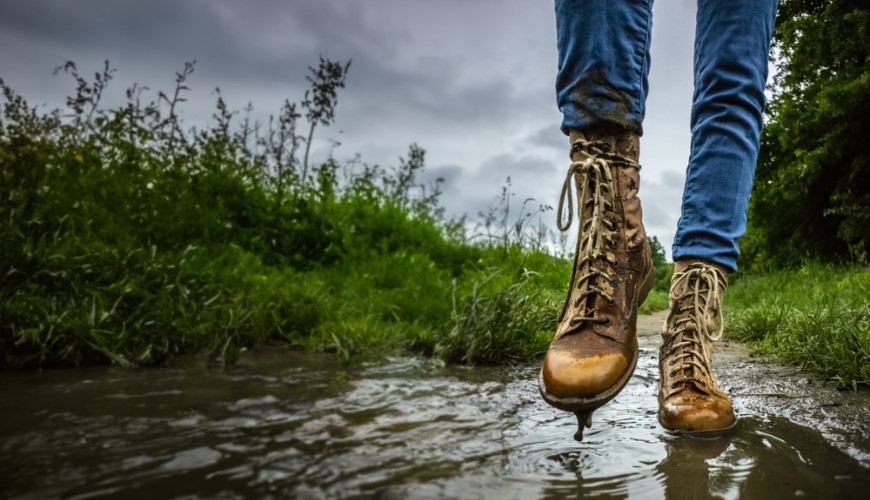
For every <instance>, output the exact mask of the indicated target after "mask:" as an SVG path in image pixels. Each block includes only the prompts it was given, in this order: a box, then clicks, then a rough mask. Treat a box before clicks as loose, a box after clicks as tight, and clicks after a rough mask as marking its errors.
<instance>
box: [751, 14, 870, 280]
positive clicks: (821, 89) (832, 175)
mask: <svg viewBox="0 0 870 500" xmlns="http://www.w3.org/2000/svg"><path fill="white" fill-rule="evenodd" d="M773 46H774V51H773V58H774V61H775V62H776V68H777V74H776V77H775V79H774V83H773V85H772V89H771V90H772V92H773V98H772V100H771V102H770V103H769V105H768V108H767V119H768V122H767V124H766V126H765V129H764V132H763V134H762V139H761V154H760V157H759V162H758V170H757V173H756V182H755V188H754V190H753V194H752V200H751V202H750V210H749V230H748V232H747V236H746V238H745V239H744V245H743V247H744V251H745V260H746V262H744V263H745V264H750V265H753V266H757V267H763V268H773V267H784V266H791V265H796V264H799V263H800V262H801V261H805V260H823V261H834V262H844V261H853V262H861V263H864V262H867V259H868V253H870V231H868V227H870V142H868V132H867V131H868V130H870V11H868V10H867V9H866V7H862V6H860V4H859V3H857V2H844V1H837V0H783V1H782V2H780V7H779V13H778V19H777V28H776V33H775V35H774V41H773Z"/></svg>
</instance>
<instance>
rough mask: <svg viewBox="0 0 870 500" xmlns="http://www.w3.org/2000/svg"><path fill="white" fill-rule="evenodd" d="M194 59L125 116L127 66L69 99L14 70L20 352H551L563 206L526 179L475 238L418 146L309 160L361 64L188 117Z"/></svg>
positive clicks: (504, 356)
mask: <svg viewBox="0 0 870 500" xmlns="http://www.w3.org/2000/svg"><path fill="white" fill-rule="evenodd" d="M192 69H193V68H192V66H191V65H188V66H186V67H185V69H184V70H183V71H182V72H180V73H179V74H178V75H177V81H176V89H175V90H174V91H173V92H167V93H158V94H157V95H156V97H155V99H154V100H153V101H149V100H148V98H147V96H146V95H145V94H144V93H143V92H142V90H141V89H139V88H136V87H134V88H132V89H128V91H127V93H126V95H127V102H126V104H124V105H122V106H120V107H117V108H114V109H104V108H103V107H101V99H102V97H103V94H104V92H105V91H106V88H107V85H108V83H109V81H110V80H111V78H112V71H111V69H110V68H109V67H108V65H107V66H106V68H105V70H104V71H103V72H102V73H100V74H98V75H97V77H96V79H95V80H93V81H88V80H85V79H84V78H83V77H81V76H80V75H79V73H78V71H77V69H76V68H75V66H74V65H71V64H68V65H66V66H65V67H64V68H63V71H65V72H66V73H69V74H70V75H71V76H72V77H73V78H74V80H75V82H76V89H77V91H76V94H75V95H74V96H71V97H70V98H68V100H67V102H68V108H67V109H65V110H63V111H53V112H42V111H40V110H39V109H38V108H36V107H33V106H30V105H29V104H28V103H27V102H26V101H25V100H24V99H23V98H22V97H21V96H19V95H18V94H17V93H16V92H15V91H14V90H13V89H11V88H9V87H8V86H6V85H3V84H2V82H0V88H2V91H3V98H4V101H5V102H4V105H3V106H4V107H3V115H2V120H0V173H2V179H0V232H2V233H0V234H2V254H0V272H2V276H3V277H2V282H0V367H21V366H52V365H71V364H72V365H79V364H92V363H115V364H119V365H153V364H160V363H164V362H166V361H167V360H169V359H171V358H173V357H177V356H190V355H196V356H205V357H207V358H208V359H210V360H212V361H214V362H217V363H225V362H232V361H233V360H235V359H237V358H238V356H239V355H240V354H241V353H242V352H244V350H245V349H247V348H249V347H252V346H256V345H262V344H265V343H275V342H278V343H283V344H286V345H292V346H299V347H302V348H308V349H319V350H327V351H333V352H336V353H337V354H338V355H340V356H342V357H344V358H347V359H354V360H361V359H369V358H380V357H383V356H387V355H390V354H408V353H411V354H420V355H424V356H435V357H438V358H440V359H442V360H444V361H446V362H461V363H505V362H512V361H522V360H529V359H532V358H534V357H535V356H536V355H539V354H541V353H543V352H544V350H545V349H546V347H547V344H548V343H549V340H550V338H551V336H552V332H553V331H554V329H555V326H556V319H557V315H558V312H559V310H560V307H561V304H562V301H563V300H564V288H565V286H566V281H567V280H568V277H569V276H570V262H569V261H567V260H565V259H562V258H556V257H553V256H551V255H550V254H548V253H547V251H546V248H547V247H546V245H545V243H546V242H547V241H548V239H547V238H549V237H551V235H549V234H548V233H547V231H546V230H545V228H544V226H543V225H541V224H540V223H539V217H541V216H548V217H552V216H553V214H552V212H547V210H546V209H541V210H538V211H535V210H528V209H527V208H528V207H527V206H523V207H522V208H521V209H520V210H517V209H518V207H515V206H513V207H512V206H510V203H511V193H510V192H509V188H505V189H504V190H503V191H502V196H501V197H500V198H494V204H493V208H492V210H491V211H490V212H489V213H487V214H484V215H483V216H482V217H481V220H480V221H479V223H478V224H477V225H476V227H477V230H476V231H473V232H471V233H469V231H468V227H470V226H473V225H474V224H471V223H470V221H468V220H466V219H460V220H451V219H447V218H445V217H444V215H443V213H444V210H443V207H441V205H440V201H439V195H440V183H439V182H435V183H430V184H425V183H421V182H420V181H419V178H420V174H421V172H422V171H423V169H424V168H425V152H424V151H423V149H421V148H419V147H417V146H416V145H412V146H411V147H410V149H409V150H408V154H407V156H406V157H404V158H401V159H400V160H399V161H398V164H397V165H395V166H393V167H389V168H383V167H380V166H375V165H367V164H365V163H363V162H362V161H359V160H357V161H352V162H349V163H346V164H339V163H337V162H336V161H333V160H327V161H326V162H324V163H320V164H316V165H315V164H312V165H309V164H308V160H307V158H308V156H309V155H308V151H307V144H308V143H309V142H310V137H311V136H312V134H313V133H314V130H315V128H316V127H315V126H318V127H320V128H322V127H324V126H328V125H329V124H330V120H331V118H332V116H334V115H333V113H334V111H335V105H336V102H337V101H336V96H337V92H338V89H340V88H342V87H343V86H344V85H343V75H344V74H345V73H346V72H347V70H348V66H347V65H340V64H337V63H333V62H330V61H325V60H322V61H321V64H320V66H319V67H318V68H317V69H312V72H311V75H310V78H311V82H312V88H311V91H310V92H311V94H310V98H309V95H306V99H305V100H304V101H301V102H299V103H293V104H291V103H289V102H285V104H284V106H283V107H282V109H281V110H280V113H279V114H278V115H276V116H273V117H272V118H271V119H270V120H269V122H268V124H267V125H263V124H254V123H251V122H250V120H249V119H248V118H246V117H245V115H244V114H241V115H240V114H238V113H234V112H232V111H230V110H229V109H228V106H227V105H226V103H225V102H224V101H223V100H222V99H221V98H220V97H219V96H218V100H217V103H216V108H215V113H214V123H213V124H212V125H211V126H209V127H208V128H206V129H202V130H191V131H184V130H185V129H184V127H183V125H182V124H181V122H180V118H179V114H178V113H179V109H180V106H181V104H182V103H183V101H184V94H185V91H186V89H187V86H186V80H187V78H188V77H189V76H190V75H191V73H192ZM303 117H305V118H306V119H307V121H306V120H303ZM318 130H319V129H318ZM508 186H509V184H508ZM495 190H497V187H496V188H495ZM495 190H494V191H495ZM493 194H494V195H495V194H497V193H496V192H494V193H493ZM514 213H519V215H518V216H513V215H511V216H510V217H509V214H514ZM552 241H554V242H555V241H556V240H555V238H554V239H553V240H552ZM658 249H659V252H658V254H657V259H658V261H657V263H658V264H659V267H661V269H659V274H660V275H662V276H664V275H665V274H666V271H667V269H666V268H667V267H668V266H667V265H666V264H665V263H664V254H663V252H661V251H660V247H658ZM661 295H662V292H659V293H658V295H656V297H657V298H658V299H659V300H658V301H657V302H656V301H655V300H652V301H650V303H651V304H653V305H655V304H658V307H662V304H661V300H660V299H661ZM647 308H649V306H647Z"/></svg>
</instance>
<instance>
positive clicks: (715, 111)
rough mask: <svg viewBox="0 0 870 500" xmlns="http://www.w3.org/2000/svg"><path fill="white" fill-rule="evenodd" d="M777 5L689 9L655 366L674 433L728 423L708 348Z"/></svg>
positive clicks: (705, 2)
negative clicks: (670, 239) (691, 75)
mask: <svg viewBox="0 0 870 500" xmlns="http://www.w3.org/2000/svg"><path fill="white" fill-rule="evenodd" d="M776 6H777V2H776V0H728V1H724V0H699V1H698V19H697V21H698V24H697V31H696V34H695V94H694V102H693V106H692V151H691V155H690V159H689V167H688V171H687V176H686V186H685V191H684V193H683V206H682V215H681V217H680V220H679V223H678V227H677V234H676V237H675V238H674V247H673V256H674V261H675V268H674V278H673V281H672V283H671V291H670V297H669V302H670V306H671V311H670V314H669V316H668V319H667V321H666V322H665V326H664V331H663V339H662V346H661V352H660V357H659V370H660V372H659V373H660V376H661V379H660V391H659V422H661V424H662V426H664V427H665V428H666V429H668V430H670V431H672V432H676V433H689V434H701V435H704V434H707V435H709V434H717V433H721V432H724V431H727V430H729V429H731V428H732V427H733V426H734V425H735V424H736V417H735V415H734V411H733V408H732V406H731V401H730V400H729V399H728V396H727V395H726V394H725V393H724V392H722V390H721V389H719V386H718V384H717V383H716V379H715V378H714V377H713V372H712V355H713V353H712V342H713V341H715V340H717V339H718V338H719V337H720V336H721V334H722V326H723V325H722V314H721V302H722V295H723V293H724V291H725V287H726V286H727V273H729V272H733V271H736V270H737V256H738V247H737V239H738V238H739V237H740V236H742V234H743V232H744V231H745V229H746V210H747V207H748V204H749V192H750V190H751V188H752V178H753V175H754V173H755V162H756V160H757V158H758V147H759V144H758V143H759V137H760V134H761V125H762V111H763V108H764V85H765V81H766V79H767V56H768V51H769V49H770V40H771V36H772V34H773V25H774V21H775V19H776ZM717 322H718V327H717Z"/></svg>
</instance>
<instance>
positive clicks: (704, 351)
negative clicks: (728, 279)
mask: <svg viewBox="0 0 870 500" xmlns="http://www.w3.org/2000/svg"><path fill="white" fill-rule="evenodd" d="M725 286H726V285H725V275H724V274H722V272H721V271H719V270H718V269H716V268H715V267H714V266H711V265H709V264H704V263H701V262H697V263H693V264H690V265H689V266H688V267H686V269H684V270H683V271H681V272H679V273H677V274H675V275H674V278H673V285H672V286H671V296H670V301H671V307H672V308H674V307H676V310H675V312H674V315H675V316H676V319H675V320H674V322H673V325H672V329H673V330H672V332H669V333H670V335H669V337H668V338H667V339H666V345H667V344H668V342H669V343H670V345H668V346H667V349H666V356H668V357H669V361H668V366H669V367H670V374H669V375H670V376H671V377H672V378H673V377H677V375H678V374H679V373H680V372H683V373H682V374H681V375H682V376H681V377H679V378H677V379H675V380H673V381H672V382H671V385H670V389H671V391H674V392H676V391H677V390H679V389H681V388H682V387H684V386H685V385H686V384H687V383H690V382H691V383H693V384H694V386H695V388H697V389H698V390H700V391H703V392H709V389H710V386H711V385H712V384H713V383H714V382H713V380H712V378H711V377H710V366H711V365H712V353H711V349H710V345H711V343H712V342H714V341H716V340H719V339H721V338H722V333H723V331H724V328H725V318H724V315H723V314H722V311H721V310H720V303H719V302H720V300H721V296H722V295H721V294H722V292H724V290H725ZM687 299H688V301H687ZM678 304H685V305H681V306H678ZM686 313H688V314H686ZM717 313H718V318H719V321H718V323H719V324H718V328H717V329H716V331H715V333H711V332H710V329H709V325H708V321H707V318H710V317H716V316H717ZM672 393H673V392H672Z"/></svg>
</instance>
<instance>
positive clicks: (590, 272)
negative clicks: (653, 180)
mask: <svg viewBox="0 0 870 500" xmlns="http://www.w3.org/2000/svg"><path fill="white" fill-rule="evenodd" d="M574 153H580V155H581V159H579V160H577V161H574V162H572V163H571V166H570V167H569V168H568V173H567V175H566V176H565V182H564V183H563V184H562V192H561V193H560V195H559V208H558V211H557V215H556V225H557V226H558V227H559V230H560V231H563V232H564V231H567V230H568V229H569V228H570V227H571V224H572V222H573V221H574V196H573V194H572V191H573V189H572V184H573V186H574V187H575V189H576V190H577V217H578V219H581V221H580V223H579V224H580V228H579V236H578V240H577V260H576V262H575V265H574V272H575V273H578V274H579V277H578V278H577V281H576V283H575V286H576V287H577V288H578V289H579V290H583V292H582V293H580V294H579V295H578V297H577V298H576V299H575V301H574V304H573V306H574V308H575V309H577V308H579V307H580V304H582V303H583V301H585V300H586V299H588V298H589V297H592V296H594V295H596V294H597V295H600V296H602V297H603V298H604V299H605V300H607V301H608V302H611V303H612V302H613V297H612V296H611V295H610V294H608V293H607V292H606V291H604V290H603V289H601V288H600V287H598V286H596V283H597V280H596V278H602V279H604V280H607V281H609V282H611V283H613V280H612V278H611V277H610V275H609V274H608V273H607V271H606V270H605V269H602V268H599V267H596V266H594V265H592V264H593V263H594V262H595V261H596V260H598V259H603V260H604V261H605V262H606V263H608V264H610V265H611V266H615V265H616V264H617V262H616V260H615V259H614V258H613V257H609V256H608V255H607V253H606V252H605V251H604V246H605V244H607V245H608V246H611V247H612V246H613V245H615V240H614V237H613V232H614V231H615V230H616V223H615V222H614V221H612V220H609V219H607V218H606V217H605V214H607V213H608V212H610V211H612V210H613V206H614V203H613V173H612V171H611V167H612V166H620V167H629V168H636V169H640V165H639V164H638V163H637V162H636V161H634V160H631V159H630V158H626V157H624V156H622V155H618V154H613V153H610V146H609V145H608V144H607V143H606V142H603V141H587V140H584V139H577V140H575V141H574V144H573V145H572V157H573V156H574ZM566 201H567V203H566ZM566 208H567V220H566V217H564V215H565V212H566ZM588 208H591V210H590V213H591V215H590V216H589V217H588V218H587V219H586V220H582V214H583V213H584V210H586V209H588ZM581 269H584V270H585V271H583V272H580V270H581ZM584 285H585V290H584ZM569 296H570V294H569ZM569 300H570V299H569ZM593 302H594V301H587V304H588V306H587V307H586V308H585V309H584V310H583V311H582V313H581V314H577V315H574V316H572V317H571V319H570V325H571V326H576V325H578V324H580V323H582V322H584V321H589V322H594V323H607V321H608V320H607V319H606V318H596V317H595V309H594V307H592V305H593ZM567 306H568V304H567V303H566V310H567ZM563 315H564V312H563Z"/></svg>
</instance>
